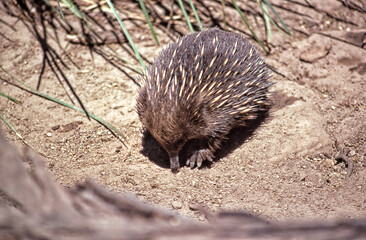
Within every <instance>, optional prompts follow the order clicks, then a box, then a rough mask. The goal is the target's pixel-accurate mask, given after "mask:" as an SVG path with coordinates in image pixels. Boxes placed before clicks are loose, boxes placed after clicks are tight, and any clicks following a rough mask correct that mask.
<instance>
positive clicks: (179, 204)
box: [172, 201, 183, 209]
mask: <svg viewBox="0 0 366 240" xmlns="http://www.w3.org/2000/svg"><path fill="white" fill-rule="evenodd" d="M172 206H173V208H174V209H181V208H182V206H183V203H182V202H181V201H173V202H172Z"/></svg>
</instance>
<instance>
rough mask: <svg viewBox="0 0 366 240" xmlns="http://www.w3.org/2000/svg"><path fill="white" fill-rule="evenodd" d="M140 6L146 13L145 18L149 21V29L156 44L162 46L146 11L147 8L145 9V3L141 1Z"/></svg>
mask: <svg viewBox="0 0 366 240" xmlns="http://www.w3.org/2000/svg"><path fill="white" fill-rule="evenodd" d="M139 4H140V7H141V9H142V11H143V12H144V15H145V18H146V21H147V24H148V25H149V28H150V31H151V33H152V35H153V37H154V39H155V42H156V44H157V45H158V46H160V43H159V40H158V38H157V37H156V33H155V30H154V27H153V25H152V23H151V21H150V17H149V13H148V12H147V11H146V7H145V4H144V1H142V0H139Z"/></svg>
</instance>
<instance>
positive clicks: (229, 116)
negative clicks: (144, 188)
mask: <svg viewBox="0 0 366 240" xmlns="http://www.w3.org/2000/svg"><path fill="white" fill-rule="evenodd" d="M269 78H270V74H269V70H268V67H267V65H266V64H265V62H264V59H263V58H262V57H261V56H260V55H259V53H258V50H257V49H256V48H255V47H254V46H252V45H251V44H250V43H249V41H248V40H246V39H245V38H244V37H243V36H242V35H240V34H237V33H231V32H226V31H222V30H219V29H218V28H211V29H208V30H204V31H202V32H199V33H193V34H189V35H187V36H185V37H183V38H181V39H180V40H178V42H177V43H172V44H169V45H168V46H167V47H166V48H165V49H164V50H163V51H162V52H161V53H160V54H159V55H158V57H156V58H155V60H154V62H153V63H152V65H151V66H150V67H149V69H148V70H147V73H146V75H145V76H143V77H142V78H141V79H140V80H141V89H140V93H139V96H138V99H137V112H138V115H139V117H140V120H141V122H142V124H143V125H144V127H145V128H146V129H147V130H148V131H149V132H150V133H151V134H152V136H153V137H154V138H155V139H156V140H157V141H158V142H159V143H160V144H161V145H162V147H164V149H165V150H166V151H167V153H168V154H169V158H170V167H171V169H173V170H176V169H178V168H179V158H178V154H179V151H180V150H181V149H182V147H183V146H184V145H185V143H186V142H187V141H189V140H193V141H194V142H195V143H196V147H197V149H195V150H194V151H192V153H191V156H189V157H188V159H187V165H190V166H191V167H194V166H195V165H196V164H197V166H198V167H200V166H201V164H202V161H204V160H209V161H212V159H213V158H214V152H215V150H217V149H218V148H219V147H220V145H221V142H222V140H223V139H224V138H225V136H226V135H227V134H228V132H229V131H230V130H231V129H232V128H234V127H237V126H241V125H245V124H246V122H247V120H250V119H255V118H256V117H257V116H258V114H259V113H260V112H261V111H266V110H268V108H269V106H270V101H269V98H268V96H269V95H270V93H269V91H268V88H269V86H270V85H271V82H270V81H269Z"/></svg>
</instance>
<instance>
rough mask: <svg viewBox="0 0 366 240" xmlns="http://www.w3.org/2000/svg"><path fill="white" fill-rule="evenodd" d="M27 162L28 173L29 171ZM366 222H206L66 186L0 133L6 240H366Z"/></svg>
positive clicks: (241, 218) (229, 216) (222, 218)
mask: <svg viewBox="0 0 366 240" xmlns="http://www.w3.org/2000/svg"><path fill="white" fill-rule="evenodd" d="M27 165H29V166H30V167H29V166H28V168H29V169H30V170H27ZM365 238H366V219H359V220H352V221H350V220H346V221H329V222H321V223H314V222H312V223H290V224H289V223H280V224H272V223H267V222H266V221H264V220H262V219H260V218H257V217H254V216H251V215H249V214H246V213H221V214H218V215H216V216H211V218H210V223H206V224H202V223H197V222H195V221H193V220H188V219H186V218H183V217H180V216H178V215H176V214H173V213H171V212H168V211H164V210H162V209H159V208H156V207H153V206H150V205H147V204H143V203H141V202H140V201H138V200H137V199H135V198H134V197H132V196H129V195H119V194H116V193H113V192H110V191H107V190H106V189H105V188H104V187H101V186H99V185H97V184H95V183H93V182H90V181H87V182H85V183H83V184H81V185H77V186H75V187H74V188H73V189H66V188H63V187H61V186H60V185H59V184H57V183H55V182H54V181H53V180H52V179H51V178H50V176H49V174H48V172H47V170H46V168H45V166H44V165H43V162H42V160H41V159H40V157H39V156H38V155H36V154H35V153H34V152H33V151H31V150H29V149H28V150H26V151H25V154H24V156H23V157H22V156H21V155H20V154H19V153H18V152H17V150H16V149H15V148H14V147H13V146H11V145H10V144H9V143H8V142H7V141H6V139H5V137H4V136H3V135H2V134H1V133H0V239H131V240H134V239H365Z"/></svg>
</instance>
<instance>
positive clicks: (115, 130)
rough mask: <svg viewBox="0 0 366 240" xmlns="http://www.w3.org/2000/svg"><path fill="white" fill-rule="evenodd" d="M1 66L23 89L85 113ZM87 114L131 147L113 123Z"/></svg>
mask: <svg viewBox="0 0 366 240" xmlns="http://www.w3.org/2000/svg"><path fill="white" fill-rule="evenodd" d="M0 68H1V69H2V70H3V71H4V72H5V73H6V74H8V75H9V76H10V77H11V78H12V79H13V80H14V81H16V82H17V83H19V84H20V85H22V86H23V87H21V86H19V85H17V84H14V85H15V86H17V87H19V88H21V89H24V88H26V89H28V90H27V91H29V92H30V93H33V94H35V95H37V96H40V97H43V98H45V99H47V100H49V101H52V102H55V103H58V104H60V105H62V106H65V107H68V108H71V109H73V110H75V111H78V112H81V113H85V111H84V110H83V109H81V108H78V107H76V106H74V105H72V104H69V103H67V102H64V101H61V100H58V99H56V98H53V97H51V96H48V95H47V94H44V93H42V92H40V91H37V90H36V89H34V88H32V87H31V86H29V85H27V84H25V83H24V82H22V81H20V80H19V79H17V78H16V77H15V76H13V75H12V74H10V73H9V72H8V71H6V70H5V69H4V68H3V66H2V65H0ZM87 114H88V115H89V116H90V117H91V118H92V119H94V120H95V121H97V122H98V123H100V124H102V125H103V126H104V127H106V128H107V129H109V130H110V131H111V133H112V134H113V135H114V136H115V137H117V138H118V139H119V140H120V141H121V142H122V143H123V145H125V146H126V147H127V148H129V147H128V146H127V145H126V144H125V142H126V143H127V139H126V137H125V136H124V135H123V134H122V133H121V132H120V131H119V130H118V129H117V128H115V127H114V126H113V125H112V124H110V123H108V122H106V121H104V120H103V119H100V118H99V117H97V116H95V115H94V114H92V113H89V112H87ZM115 132H116V133H117V134H118V135H119V136H120V137H121V138H122V139H123V140H122V139H121V138H119V137H118V136H117V135H116V134H115Z"/></svg>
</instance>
